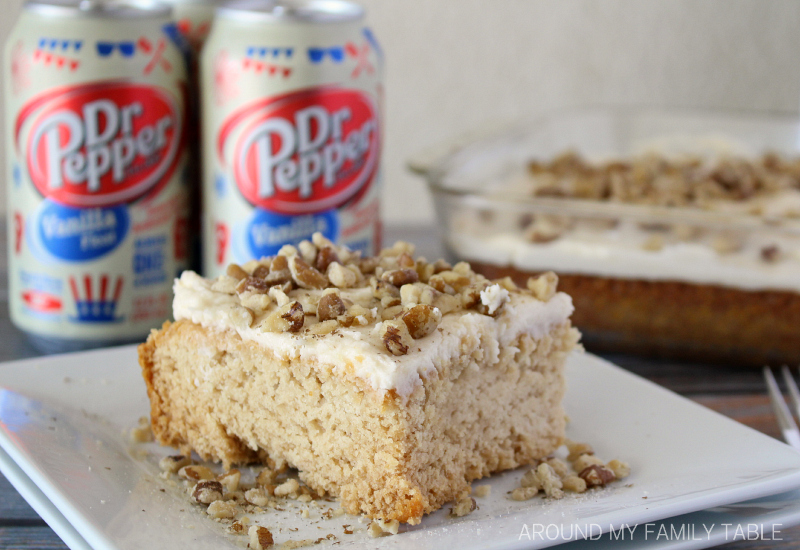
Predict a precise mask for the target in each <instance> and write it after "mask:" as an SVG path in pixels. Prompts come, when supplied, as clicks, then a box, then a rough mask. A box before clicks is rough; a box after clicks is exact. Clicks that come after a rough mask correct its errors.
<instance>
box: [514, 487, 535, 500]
mask: <svg viewBox="0 0 800 550" xmlns="http://www.w3.org/2000/svg"><path fill="white" fill-rule="evenodd" d="M538 492H539V488H538V487H517V488H516V489H514V490H513V491H511V500H517V501H523V500H530V499H532V498H533V497H535V496H536V494H537V493H538Z"/></svg>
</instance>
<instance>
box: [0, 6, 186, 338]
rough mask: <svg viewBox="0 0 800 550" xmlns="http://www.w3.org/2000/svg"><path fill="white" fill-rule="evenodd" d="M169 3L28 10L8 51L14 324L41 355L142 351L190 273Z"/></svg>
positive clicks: (181, 91) (182, 74)
mask: <svg viewBox="0 0 800 550" xmlns="http://www.w3.org/2000/svg"><path fill="white" fill-rule="evenodd" d="M177 42H178V34H177V30H176V28H175V24H174V22H173V20H172V14H171V9H170V8H169V6H166V5H163V4H159V3H156V2H149V1H138V0H114V1H109V2H94V1H91V0H82V1H80V0H34V1H29V2H27V3H26V4H25V5H24V8H23V11H22V14H21V16H20V18H19V21H18V22H17V25H16V26H15V27H14V29H13V31H12V32H11V35H10V36H9V38H8V41H7V43H6V48H5V63H4V81H5V98H6V99H5V114H6V147H7V161H8V162H7V164H8V166H7V181H8V186H7V204H8V213H7V214H8V224H9V228H8V229H9V231H8V251H9V252H8V254H9V293H10V296H9V303H10V309H11V319H12V321H13V322H14V324H15V325H16V326H17V327H19V328H20V329H22V330H23V331H25V332H26V333H27V334H28V335H29V336H30V337H31V339H32V340H33V341H34V344H35V345H36V346H37V347H39V348H40V349H42V350H44V351H67V350H73V349H82V348H88V347H96V346H102V345H109V344H113V343H121V342H129V341H136V340H139V339H142V338H144V337H145V336H146V335H147V333H148V331H149V330H150V328H151V327H154V326H158V325H159V324H160V323H161V322H162V321H163V319H165V318H167V317H169V315H170V312H171V301H172V291H171V288H172V282H173V278H174V277H175V276H176V275H177V274H178V273H179V272H180V271H182V270H183V269H184V268H186V267H187V233H188V231H187V223H188V214H189V212H188V207H189V205H188V199H187V197H188V189H187V180H186V174H185V172H186V166H187V162H188V159H187V155H186V135H185V134H186V131H185V123H186V107H185V106H186V94H187V91H186V85H187V80H186V78H187V77H186V67H185V54H184V52H183V51H182V50H181V48H180V47H179V46H178V45H177Z"/></svg>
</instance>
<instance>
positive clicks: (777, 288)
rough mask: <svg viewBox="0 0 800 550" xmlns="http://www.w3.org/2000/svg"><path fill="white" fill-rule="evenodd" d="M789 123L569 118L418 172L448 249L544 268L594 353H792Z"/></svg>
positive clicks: (799, 317) (797, 284) (490, 261)
mask: <svg viewBox="0 0 800 550" xmlns="http://www.w3.org/2000/svg"><path fill="white" fill-rule="evenodd" d="M798 127H799V126H798V123H797V119H796V117H777V116H766V115H750V116H746V115H742V114H725V113H680V112H654V111H625V110H622V111H619V110H603V109H594V110H579V111H570V112H566V113H560V114H557V115H554V116H552V117H549V118H547V117H546V118H545V119H542V120H540V121H538V122H537V123H535V124H533V125H529V126H525V127H522V128H517V129H516V130H512V131H508V132H506V133H503V134H501V135H499V136H493V137H490V138H484V139H482V140H476V141H474V142H470V143H467V144H462V145H459V146H457V147H455V148H453V150H451V151H449V152H448V153H447V154H446V155H443V156H441V157H440V158H438V159H436V160H433V161H432V160H430V159H428V160H425V159H423V160H421V161H420V160H417V161H415V163H414V165H413V166H412V167H414V168H415V169H416V170H417V171H419V172H421V173H423V174H424V175H425V176H426V178H427V179H428V181H429V183H430V186H431V189H432V191H433V194H434V198H435V201H436V207H437V212H438V214H439V216H438V217H439V220H440V222H441V225H442V229H443V236H444V239H445V244H446V247H447V249H448V252H449V254H450V255H451V256H452V258H457V259H464V260H467V261H469V262H470V263H471V264H472V266H473V268H474V269H475V270H476V271H478V272H480V273H482V274H483V275H485V276H487V277H489V278H497V277H505V276H509V277H511V278H512V279H514V280H516V281H517V282H521V281H524V280H526V279H527V278H528V277H530V276H534V275H536V274H538V273H541V272H544V271H548V270H554V271H556V272H558V273H559V276H560V288H561V289H562V290H564V291H565V292H567V293H568V294H569V295H571V296H572V298H573V300H574V302H575V308H576V309H575V314H574V315H573V317H572V320H573V323H574V324H575V326H577V327H578V328H580V329H581V331H582V333H583V334H584V341H585V343H586V345H587V347H588V348H589V349H590V350H606V351H627V352H638V353H644V354H648V355H661V356H668V357H680V358H689V359H702V360H719V361H725V362H735V363H739V364H751V365H761V364H763V363H764V362H770V363H778V362H783V361H796V360H797V357H798V356H800V338H798V327H800V275H799V274H800V154H798V152H797V135H798Z"/></svg>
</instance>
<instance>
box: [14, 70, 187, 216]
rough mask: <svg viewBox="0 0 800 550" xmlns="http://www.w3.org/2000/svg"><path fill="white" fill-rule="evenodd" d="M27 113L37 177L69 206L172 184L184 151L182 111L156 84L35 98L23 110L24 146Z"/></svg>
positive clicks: (29, 159)
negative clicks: (181, 149) (173, 175)
mask: <svg viewBox="0 0 800 550" xmlns="http://www.w3.org/2000/svg"><path fill="white" fill-rule="evenodd" d="M33 117H35V118H33ZM29 119H33V122H32V123H31V125H30V128H29V129H28V131H27V133H26V135H27V140H26V149H27V150H26V155H25V158H26V164H27V167H28V173H29V175H30V178H31V181H32V182H33V184H34V185H35V186H36V188H37V189H38V190H39V192H41V193H42V195H43V196H45V197H47V198H49V199H52V200H53V201H56V202H58V203H61V204H63V205H67V206H74V207H79V208H88V207H101V206H111V205H115V204H120V203H126V202H131V201H133V200H136V199H138V198H139V197H141V196H143V195H144V194H146V193H148V192H149V191H151V190H153V189H154V188H160V187H161V186H162V185H164V184H166V182H167V181H168V180H169V178H170V176H171V175H172V173H173V172H174V170H175V167H176V165H177V161H178V159H179V156H180V155H179V153H180V148H181V146H182V136H181V129H182V124H183V120H182V119H183V116H182V112H181V110H180V109H179V108H178V104H177V103H176V101H175V100H174V99H173V98H172V97H170V95H168V94H167V93H165V92H164V91H163V90H161V89H159V88H157V87H153V86H146V85H139V84H131V83H127V82H114V83H103V84H92V85H88V86H77V87H73V88H66V89H64V88H61V89H59V90H54V91H50V92H48V93H47V94H45V95H43V96H39V97H37V98H34V99H32V100H31V101H30V102H29V103H28V104H27V105H26V106H25V107H23V109H22V111H21V112H20V114H19V116H18V118H17V124H16V132H17V135H16V138H17V145H18V146H19V144H20V134H21V130H22V128H23V126H24V125H25V123H26V122H27V120H29Z"/></svg>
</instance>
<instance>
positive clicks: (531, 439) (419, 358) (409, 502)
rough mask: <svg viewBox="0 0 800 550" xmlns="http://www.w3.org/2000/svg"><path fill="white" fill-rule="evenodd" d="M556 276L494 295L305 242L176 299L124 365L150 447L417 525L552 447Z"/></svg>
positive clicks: (182, 289)
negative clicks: (141, 403) (285, 481)
mask: <svg viewBox="0 0 800 550" xmlns="http://www.w3.org/2000/svg"><path fill="white" fill-rule="evenodd" d="M556 285H557V277H556V276H555V275H554V274H553V273H546V274H543V275H541V276H538V277H535V278H531V279H530V280H526V281H525V284H524V285H522V286H521V287H517V286H516V285H515V284H514V283H513V282H512V281H511V280H510V279H503V280H498V281H493V280H489V279H486V278H485V277H483V276H481V275H478V274H476V273H475V272H474V271H473V270H472V269H471V268H470V266H469V265H468V264H466V263H463V262H462V263H457V264H455V265H452V266H451V265H450V264H448V263H446V262H443V261H437V262H428V261H426V260H425V259H423V258H414V248H413V246H411V245H410V244H407V243H397V244H396V245H395V246H394V247H392V248H389V249H386V250H383V251H382V252H381V254H380V255H379V256H376V257H369V258H362V257H361V256H360V255H359V254H357V253H353V252H351V251H350V250H348V249H346V248H342V247H337V246H335V245H333V244H332V243H331V242H330V241H328V240H326V239H325V238H324V237H322V236H321V235H320V234H316V235H315V236H314V239H313V242H309V241H304V242H302V243H300V245H299V246H298V247H293V246H285V247H284V248H283V249H282V250H281V251H280V252H279V254H278V255H276V256H274V257H270V258H262V259H261V260H257V261H251V262H249V263H247V264H245V265H242V266H239V265H231V266H229V268H228V270H227V274H226V275H222V276H220V277H218V278H216V279H211V280H209V279H204V278H202V277H200V276H199V275H197V274H195V273H193V272H184V273H183V275H182V276H181V277H180V279H178V280H176V283H175V301H174V316H175V319H176V321H175V322H172V323H170V322H167V323H165V324H164V326H163V327H162V328H161V330H158V331H153V332H152V334H151V335H150V337H149V338H148V340H147V342H146V343H144V344H142V345H141V346H140V348H139V358H140V364H141V367H142V371H143V375H144V378H145V381H146V384H147V390H148V394H149V397H150V401H151V422H152V428H153V432H154V434H155V436H156V439H157V440H158V441H159V442H160V443H162V444H165V445H171V446H175V447H178V448H180V449H181V450H182V451H183V452H184V453H188V452H190V451H195V452H196V453H197V454H198V455H200V457H202V458H203V459H206V460H215V461H221V462H223V464H224V465H225V467H226V468H228V467H229V466H230V465H232V464H244V463H251V462H254V461H256V462H258V461H261V462H270V461H271V462H272V463H275V462H278V463H287V464H288V465H290V466H292V467H294V468H297V469H298V470H299V475H300V478H301V479H302V480H303V481H304V483H305V484H306V485H308V487H310V488H311V489H313V490H314V491H317V492H318V493H320V494H330V495H335V496H338V497H339V498H340V500H341V504H342V507H343V508H344V509H345V510H347V511H348V512H350V513H364V514H366V515H368V516H370V517H373V518H380V519H382V520H386V521H391V520H398V521H402V522H409V523H418V522H419V521H420V519H421V518H422V516H423V515H424V514H426V513H429V512H432V511H434V510H436V509H438V508H440V507H441V506H442V505H443V504H444V503H446V502H449V501H452V500H454V499H456V498H457V497H459V495H462V494H463V493H464V491H466V490H468V487H469V483H470V482H471V481H472V480H475V479H478V478H482V477H485V476H488V475H490V474H492V473H493V472H499V471H502V470H507V469H511V468H515V467H517V466H520V465H523V464H530V463H533V462H534V461H536V460H537V459H541V458H544V457H547V456H548V455H549V454H551V453H552V452H553V451H554V450H555V449H556V448H558V447H559V445H561V444H562V443H563V441H564V426H565V416H564V410H563V409H562V405H561V401H562V396H563V394H564V375H563V367H564V363H565V360H566V357H567V355H568V353H569V352H570V350H572V349H573V348H575V346H576V345H577V342H578V339H579V334H578V332H577V330H575V329H574V328H572V326H571V324H570V319H569V316H570V314H571V313H572V310H573V307H572V302H571V299H570V297H569V296H567V295H566V294H564V293H563V292H557V289H556Z"/></svg>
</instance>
